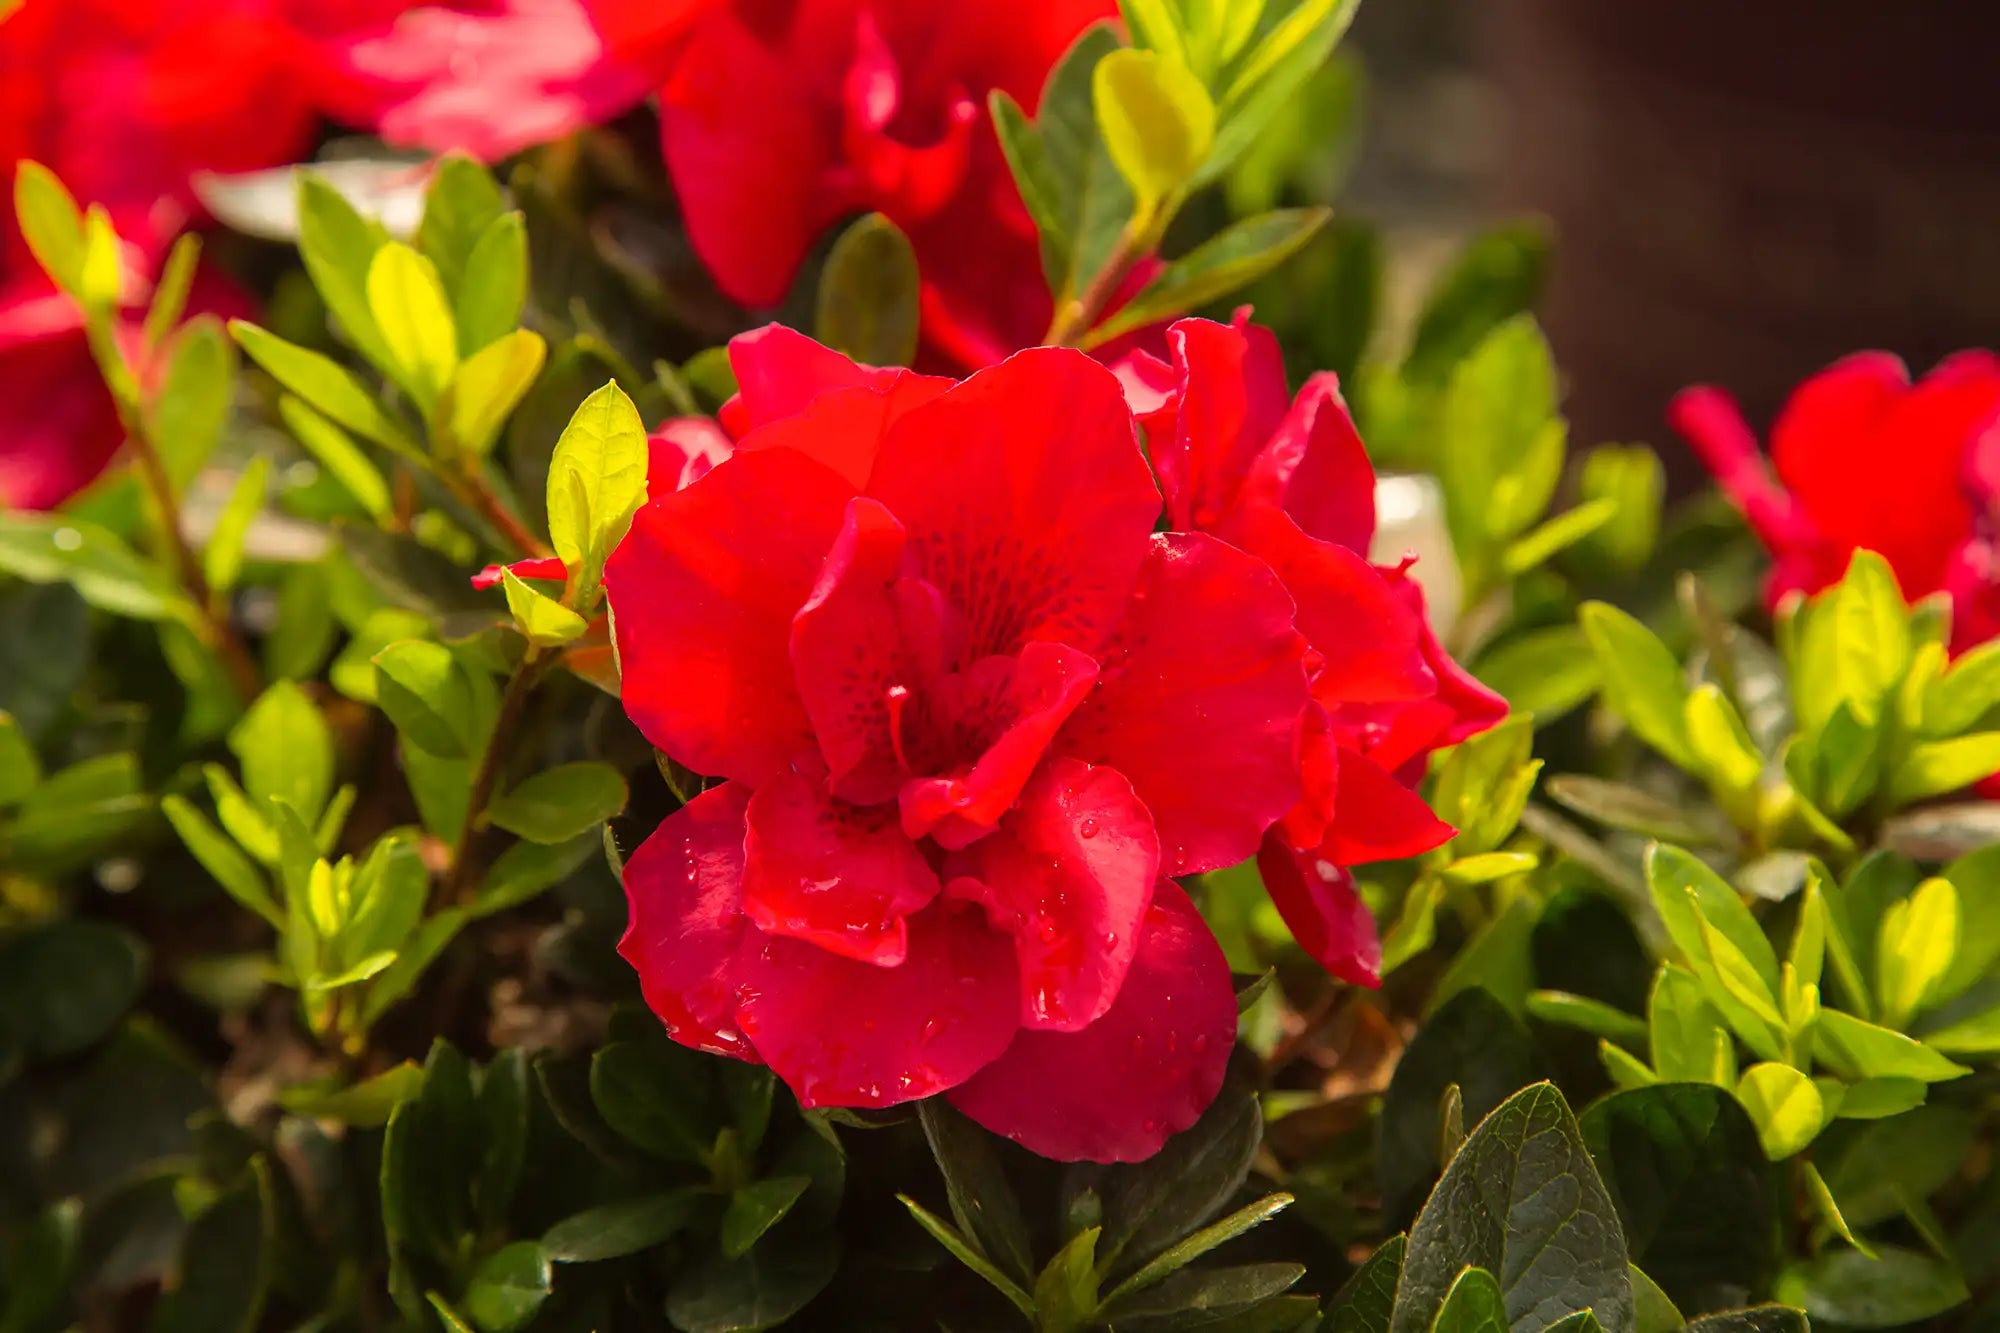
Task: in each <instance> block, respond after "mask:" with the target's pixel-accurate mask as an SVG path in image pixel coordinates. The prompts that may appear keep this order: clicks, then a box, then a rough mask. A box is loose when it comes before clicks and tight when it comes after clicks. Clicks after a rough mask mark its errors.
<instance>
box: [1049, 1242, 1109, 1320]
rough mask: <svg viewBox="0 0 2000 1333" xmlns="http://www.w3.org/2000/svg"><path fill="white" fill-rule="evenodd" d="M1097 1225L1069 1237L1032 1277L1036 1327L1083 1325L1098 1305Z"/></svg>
mask: <svg viewBox="0 0 2000 1333" xmlns="http://www.w3.org/2000/svg"><path fill="white" fill-rule="evenodd" d="M1098 1235H1099V1232H1098V1229H1097V1228H1096V1227H1087V1228H1085V1229H1084V1230H1082V1231H1079V1232H1077V1233H1076V1234H1075V1235H1074V1236H1071V1237H1070V1238H1069V1241H1068V1243H1067V1244H1065V1245H1064V1246H1063V1247H1062V1248H1061V1249H1060V1250H1058V1251H1056V1256H1055V1258H1053V1259H1051V1260H1049V1262H1048V1264H1047V1265H1046V1266H1045V1267H1044V1268H1043V1269H1042V1271H1041V1274H1040V1276H1038V1277H1037V1278H1036V1279H1035V1313H1036V1315H1037V1316H1038V1317H1037V1319H1036V1321H1035V1322H1036V1326H1037V1327H1038V1328H1056V1329H1068V1328H1082V1327H1084V1326H1085V1325H1086V1324H1087V1323H1088V1322H1089V1320H1090V1316H1091V1312H1092V1311H1093V1310H1094V1309H1096V1307H1097V1272H1096V1268H1097V1238H1098Z"/></svg>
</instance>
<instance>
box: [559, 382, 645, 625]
mask: <svg viewBox="0 0 2000 1333" xmlns="http://www.w3.org/2000/svg"><path fill="white" fill-rule="evenodd" d="M646 459H647V452H646V427H645V423H644V422H642V421H641V420H640V419H639V410H638V408H636V407H634V406H633V405H632V400H631V399H630V398H628V397H626V396H625V391H624V390H623V389H621V388H619V387H618V385H617V384H616V383H615V382H612V383H608V384H606V385H605V386H604V387H603V388H601V389H599V390H598V391H597V392H596V393H593V394H592V395H590V397H588V398H586V399H584V400H583V405H582V406H581V407H578V408H577V409H576V415H575V416H573V417H571V418H570V421H569V425H568V426H566V427H565V428H564V429H563V433H562V438H561V439H560V440H558V441H556V449H555V454H554V456H553V457H552V458H550V460H549V494H548V508H549V539H550V540H551V541H552V542H553V543H554V544H555V548H556V554H557V555H559V556H561V557H562V558H563V563H564V564H566V565H568V566H569V569H570V577H571V578H572V579H579V580H582V583H581V585H580V586H584V587H590V586H593V585H594V584H595V583H596V581H597V574H598V573H599V572H600V571H601V570H602V569H603V568H604V559H605V557H606V556H607V555H609V554H610V553H611V548H612V547H614V546H616V545H617V544H618V542H619V540H620V539H621V538H623V537H624V535H625V529H626V528H627V527H629V526H630V525H631V522H632V515H633V514H635V513H636V512H638V509H639V506H640V505H641V504H643V503H645V500H646Z"/></svg>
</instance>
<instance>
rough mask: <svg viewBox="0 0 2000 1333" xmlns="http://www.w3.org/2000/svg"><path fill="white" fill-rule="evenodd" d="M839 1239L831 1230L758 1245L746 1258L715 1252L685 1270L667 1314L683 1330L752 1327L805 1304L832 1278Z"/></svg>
mask: <svg viewBox="0 0 2000 1333" xmlns="http://www.w3.org/2000/svg"><path fill="white" fill-rule="evenodd" d="M839 1265H840V1245H839V1242H838V1241H837V1240H836V1239H835V1238H834V1237H833V1236H832V1235H830V1234H824V1233H822V1234H817V1235H813V1236H802V1237H796V1238H787V1240H786V1241H785V1242H784V1243H783V1244H778V1243H772V1244H766V1245H759V1246H757V1247H756V1248H755V1249H753V1250H751V1251H750V1253H748V1254H746V1255H744V1256H743V1257H742V1258H741V1259H734V1260H725V1259H723V1258H721V1256H719V1255H718V1256H715V1257H713V1258H710V1259H708V1260H705V1261H701V1262H697V1263H695V1264H693V1265H691V1266H689V1267H688V1268H685V1269H683V1270H682V1271H681V1273H680V1275H679V1276H678V1278H677V1279H676V1280H675V1282H674V1284H673V1286H672V1288H671V1289H670V1290H669V1291H668V1292H667V1318H668V1319H669V1320H671V1321H672V1322H673V1326H674V1327H675V1328H677V1329H679V1330H681V1333H749V1331H750V1330H753V1329H765V1328H772V1327H774V1326H776V1325H778V1324H782V1323H783V1322H785V1321H786V1320H787V1319H790V1318H791V1317H792V1316H793V1315H795V1314H797V1313H798V1312H799V1311H800V1310H803V1309H804V1308H805V1307H806V1305H807V1304H808V1303H810V1302H811V1301H812V1299H813V1298H814V1297H815V1296H817V1295H819V1293H820V1292H821V1291H822V1290H823V1289H824V1288H825V1287H826V1284H827V1283H829V1282H831V1281H833V1275H834V1272H835V1270H836V1269H837V1268H838V1267H839Z"/></svg>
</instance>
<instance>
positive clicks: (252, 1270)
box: [152, 1171, 274, 1333]
mask: <svg viewBox="0 0 2000 1333" xmlns="http://www.w3.org/2000/svg"><path fill="white" fill-rule="evenodd" d="M263 1180H264V1177H263V1173H262V1172H261V1171H259V1172H255V1173H253V1174H252V1175H251V1176H250V1178H249V1179H248V1180H246V1181H244V1182H243V1183H242V1184H240V1185H238V1186H236V1187H235V1188H234V1189H231V1190H229V1191H228V1192H226V1193H224V1194H222V1195H221V1196H220V1197H218V1198H217V1199H215V1201H214V1202H212V1203H210V1204H209V1205H208V1207H207V1208H205V1209H203V1210H202V1213H201V1215H200V1216H199V1217H197V1218H195V1219H194V1222H193V1223H192V1224H191V1225H190V1226H189V1227H188V1231H187V1238H186V1239H185V1240H184V1241H182V1242H181V1253H180V1260H179V1263H178V1265H177V1268H178V1272H177V1273H176V1275H175V1279H174V1280H173V1281H172V1282H171V1283H170V1284H169V1287H168V1290H167V1292H166V1294H165V1295H164V1296H163V1297H162V1298H161V1301H160V1305H159V1308H158V1309H157V1310H156V1311H155V1312H154V1316H153V1322H152V1328H153V1329H154V1330H156V1333H252V1331H253V1330H254V1329H256V1328H257V1327H258V1323H259V1320H260V1318H261V1316H262V1314H263V1310H264V1300H265V1295H266V1291H267V1289H268V1287H269V1285H270V1282H271V1277H272V1269H273V1267H274V1256H273V1255H272V1253H271V1247H272V1244H273V1241H274V1238H273V1237H272V1236H271V1235H270V1234H269V1229H268V1228H267V1227H266V1225H265V1217H266V1215H267V1212H268V1211H269V1204H268V1203H267V1202H266V1200H265V1198H264V1192H265V1185H264V1183H263Z"/></svg>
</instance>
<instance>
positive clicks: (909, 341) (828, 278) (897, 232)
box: [813, 213, 917, 366]
mask: <svg viewBox="0 0 2000 1333" xmlns="http://www.w3.org/2000/svg"><path fill="white" fill-rule="evenodd" d="M813 328H814V331H815V333H816V335H817V337H818V338H819V341H820V342H822V343H824V344H826V345H827V346H828V347H831V348H833V349H834V350H836V351H839V352H845V353H846V354H847V355H848V356H850V357H852V358H853V359H854V360H856V361H859V362H861V363H862V364H864V365H870V366H907V365H909V364H910V362H911V360H912V359H914V358H915V356H916V354H917V256H916V252H915V251H913V250H912V249H911V248H910V238H909V237H907V236H905V235H904V234H903V231H902V228H900V227H898V226H897V225H896V224H895V223H893V222H891V221H890V220H889V219H888V218H886V217H883V216H882V215H881V214H880V213H869V214H867V215H866V216H864V217H861V218H858V219H856V220H855V221H854V222H853V223H852V224H850V225H849V226H848V228H847V230H846V231H843V232H842V233H841V234H840V239H839V240H837V241H835V242H834V243H833V249H832V250H831V251H829V252H828V253H827V257H826V267H825V268H824V269H823V270H822V271H821V274H820V280H819V312H818V317H817V318H816V319H815V321H814V324H813Z"/></svg>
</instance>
